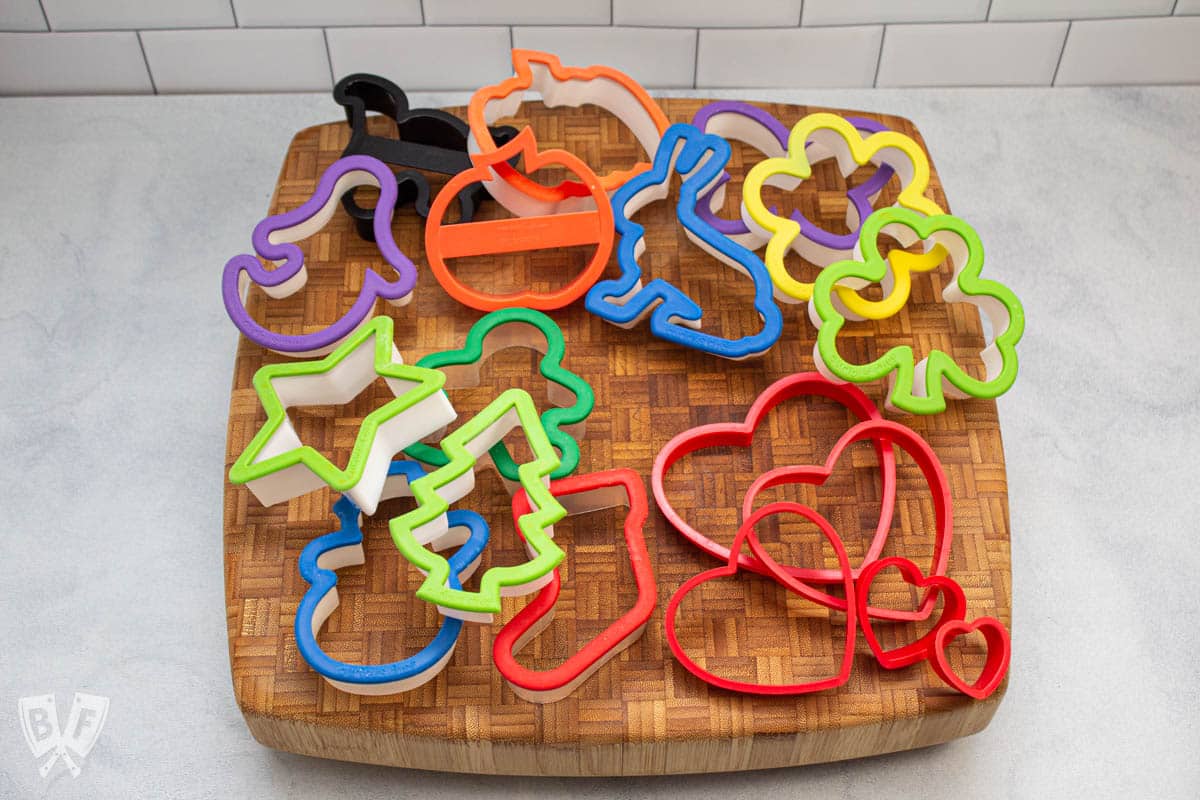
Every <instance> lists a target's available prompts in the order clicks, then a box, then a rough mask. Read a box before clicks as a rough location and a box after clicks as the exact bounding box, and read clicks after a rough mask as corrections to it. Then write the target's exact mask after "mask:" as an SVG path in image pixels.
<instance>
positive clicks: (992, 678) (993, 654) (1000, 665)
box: [930, 617, 1012, 700]
mask: <svg viewBox="0 0 1200 800" xmlns="http://www.w3.org/2000/svg"><path fill="white" fill-rule="evenodd" d="M975 631H978V632H979V633H982V634H983V639H984V641H985V642H986V643H987V660H986V661H984V663H983V671H982V672H980V673H979V677H978V678H976V679H975V682H974V683H967V682H966V681H965V680H963V679H962V678H961V677H959V675H958V673H957V672H955V671H954V670H953V669H951V667H950V662H949V661H947V659H946V645H947V644H948V643H949V642H950V641H951V640H952V639H954V638H955V637H957V636H964V635H966V634H968V633H973V632H975ZM930 650H931V652H930V656H931V658H930V663H931V664H932V665H933V671H934V672H936V673H937V674H938V677H939V678H941V679H942V680H943V681H945V682H946V683H947V684H949V685H950V686H952V687H953V688H955V689H957V690H958V691H960V692H962V693H963V694H965V695H968V696H970V697H974V698H975V699H976V700H982V699H984V698H985V697H988V696H989V695H990V694H991V693H992V692H994V691H996V689H997V688H999V686H1000V683H1001V682H1002V681H1003V680H1004V674H1005V673H1006V672H1008V662H1009V659H1010V658H1011V656H1012V642H1011V640H1010V639H1009V636H1008V630H1007V629H1006V628H1005V627H1004V623H1002V622H1001V621H1000V620H998V619H996V618H995V617H979V618H978V619H974V620H971V621H970V622H964V621H962V620H952V621H950V622H947V623H946V624H944V625H940V626H938V628H937V634H936V635H935V636H934V637H933V645H932V647H931V648H930Z"/></svg>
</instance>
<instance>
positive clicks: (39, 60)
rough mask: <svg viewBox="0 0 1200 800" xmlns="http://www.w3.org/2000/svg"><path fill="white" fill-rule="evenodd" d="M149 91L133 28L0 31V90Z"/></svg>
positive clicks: (69, 91) (143, 62) (51, 91)
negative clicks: (115, 29) (88, 30)
mask: <svg viewBox="0 0 1200 800" xmlns="http://www.w3.org/2000/svg"><path fill="white" fill-rule="evenodd" d="M152 91H153V88H152V87H151V85H150V75H149V73H147V72H146V62H145V59H143V58H142V49H141V47H139V46H138V40H137V34H136V33H128V32H126V33H0V95H14V94H150V93H151V92H152Z"/></svg>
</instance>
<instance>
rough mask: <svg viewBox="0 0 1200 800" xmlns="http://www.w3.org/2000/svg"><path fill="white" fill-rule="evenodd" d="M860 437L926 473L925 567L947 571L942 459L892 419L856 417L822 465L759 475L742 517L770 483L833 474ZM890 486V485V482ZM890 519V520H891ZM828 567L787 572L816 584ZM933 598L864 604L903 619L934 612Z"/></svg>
mask: <svg viewBox="0 0 1200 800" xmlns="http://www.w3.org/2000/svg"><path fill="white" fill-rule="evenodd" d="M864 439H871V440H872V441H873V442H875V444H876V446H880V445H884V446H886V447H887V449H888V452H889V453H890V452H891V451H892V447H893V446H894V447H899V448H900V449H901V450H903V451H904V452H906V453H908V454H909V455H910V456H911V457H912V459H913V461H914V462H916V465H917V468H918V469H920V470H921V474H922V475H924V477H925V482H926V483H927V484H928V485H929V490H930V495H931V496H932V498H933V514H934V544H933V562H932V569H930V571H929V575H930V576H931V577H936V576H940V575H945V574H946V568H947V567H948V566H949V564H950V543H951V541H952V539H953V538H954V514H953V505H952V501H951V498H950V486H949V484H948V483H947V481H946V473H945V471H944V470H943V469H942V464H941V462H940V461H938V457H937V455H936V454H935V453H934V452H933V448H931V447H930V446H929V443H928V442H926V441H925V440H924V439H922V438H921V437H920V436H919V435H918V434H917V433H916V432H915V431H913V430H912V429H911V428H907V427H905V426H904V425H901V424H899V423H897V422H892V421H891V420H886V419H873V420H867V421H866V422H860V423H858V424H857V425H855V426H854V427H852V428H850V430H848V431H846V432H845V433H843V434H842V437H841V438H840V439H838V441H837V444H835V445H834V446H833V449H832V450H830V451H829V456H828V458H827V459H826V460H825V464H824V466H820V467H817V466H791V467H777V468H776V469H773V470H770V471H768V472H765V473H763V474H762V475H760V476H759V477H758V478H757V479H756V480H755V481H754V483H752V484H751V485H750V488H749V490H747V492H746V498H745V501H744V502H743V505H742V517H743V518H746V517H749V516H750V512H751V511H752V510H753V507H754V499H755V498H756V497H757V496H758V494H759V493H760V492H762V491H763V490H764V489H767V488H769V487H772V486H780V485H783V484H789V483H808V484H813V485H816V486H820V485H821V484H822V483H824V482H825V481H826V480H827V479H828V478H829V476H830V475H831V474H832V473H833V468H834V466H835V465H836V464H837V462H838V460H839V459H840V458H841V457H842V454H843V453H845V451H846V449H847V448H849V447H850V446H851V445H852V444H854V443H856V442H861V441H863V440H864ZM893 487H894V484H893ZM894 500H895V497H894V492H893V493H892V496H887V495H886V494H885V497H884V502H885V503H887V504H889V507H890V505H891V504H892V503H894ZM889 521H890V520H889ZM886 537H887V531H886V530H885V531H884V534H883V536H882V537H881V536H879V535H878V533H877V535H876V537H875V539H874V540H873V541H872V543H871V546H870V547H869V548H868V550H867V555H866V556H865V557H864V558H863V562H862V564H860V565H859V566H858V567H857V568H855V569H854V570H853V574H854V577H855V579H856V580H861V578H862V573H863V571H864V570H865V569H867V568H868V567H870V566H871V565H872V564H873V563H877V559H878V558H879V553H880V551H881V550H882V549H883V545H884V543H885V542H886ZM828 572H829V571H828V570H803V569H794V568H788V573H789V574H790V575H791V576H792V577H794V578H796V579H797V580H800V581H808V582H814V583H826V582H829V580H830V577H829V575H828ZM838 579H839V576H838V575H837V574H836V573H834V575H833V580H838ZM801 593H802V594H804V596H805V597H807V598H809V599H810V600H812V601H813V602H816V603H820V604H821V605H826V606H829V607H830V608H833V609H836V610H838V611H845V610H846V605H847V601H846V600H845V599H844V598H841V597H835V596H833V595H830V594H827V593H825V592H820V591H818V590H815V589H813V590H811V593H809V592H801ZM936 601H937V596H936V594H932V593H931V594H928V595H927V596H926V598H925V600H924V601H923V602H922V604H921V605H920V606H919V607H918V608H917V609H916V610H915V611H902V610H898V609H892V608H883V607H880V608H872V607H867V606H864V607H865V608H866V611H867V616H868V617H874V618H876V619H888V620H905V621H915V620H922V619H925V618H926V617H928V616H929V614H930V613H931V612H932V611H933V607H934V604H935V603H936Z"/></svg>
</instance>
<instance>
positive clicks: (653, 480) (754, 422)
mask: <svg viewBox="0 0 1200 800" xmlns="http://www.w3.org/2000/svg"><path fill="white" fill-rule="evenodd" d="M808 395H812V396H817V397H825V398H827V399H830V400H833V401H834V402H836V403H839V404H841V405H843V406H845V407H846V408H847V409H849V411H850V412H851V413H852V414H854V416H856V417H857V418H858V419H860V420H863V421H883V417H882V415H881V414H880V412H879V409H877V408H876V407H875V404H874V403H872V402H871V400H870V398H868V397H867V396H866V395H865V394H863V393H862V391H860V390H859V389H857V388H855V387H853V386H851V385H850V384H845V383H841V384H839V383H833V382H831V381H829V380H828V379H826V378H825V377H824V376H822V375H821V374H820V373H817V372H798V373H796V374H795V375H789V376H787V377H786V378H782V379H780V380H778V381H776V382H775V383H773V384H771V385H770V386H768V387H767V388H766V389H765V390H764V391H763V393H762V394H760V395H759V396H758V399H756V400H755V401H754V404H753V405H751V406H750V410H749V411H748V412H747V413H746V418H745V420H744V421H742V422H719V423H714V424H711V425H701V426H699V427H696V428H692V429H691V430H686V431H684V432H683V433H681V434H679V435H678V436H676V437H675V438H674V439H672V440H671V441H669V442H667V444H666V446H664V447H663V449H662V450H661V451H660V452H659V454H658V457H657V458H655V459H654V468H653V470H652V471H651V473H650V486H651V489H652V490H653V492H654V499H655V501H656V502H657V503H658V507H659V509H660V510H661V511H662V513H663V516H665V517H666V518H667V521H668V522H670V523H671V524H672V525H673V526H674V527H675V529H676V530H678V531H679V532H680V533H681V534H683V536H684V538H686V539H687V540H688V541H690V542H692V544H694V545H696V546H697V547H699V548H700V549H701V550H703V551H704V552H706V553H708V554H709V555H711V556H713V557H714V558H718V559H720V560H722V561H725V560H727V559H728V558H729V553H730V550H729V548H727V547H725V546H724V545H722V544H718V543H717V542H714V541H713V540H712V539H710V538H709V537H708V536H706V535H704V534H703V533H701V532H700V531H698V530H697V529H695V528H693V527H692V526H691V525H689V524H688V522H687V521H686V520H685V519H684V518H683V516H682V515H681V514H679V513H678V512H677V511H676V510H675V508H674V507H673V506H672V505H671V502H670V500H669V499H668V497H667V492H666V489H665V487H664V486H663V478H664V476H665V475H666V473H667V472H668V471H670V469H671V467H672V466H674V464H675V463H676V462H677V461H679V460H680V459H681V458H683V457H684V456H686V455H689V454H691V453H694V452H696V451H697V450H702V449H705V448H708V447H723V446H736V447H748V446H750V444H751V443H752V442H753V440H754V434H755V431H756V430H757V429H758V426H759V425H760V424H761V423H762V421H763V419H764V418H765V417H766V416H767V414H768V413H769V412H770V411H771V410H772V409H774V408H775V407H776V406H778V405H779V404H781V403H783V402H785V401H787V400H791V399H794V398H797V397H804V396H808ZM844 438H845V437H843V439H844ZM863 438H865V436H864V437H863ZM855 441H858V440H857V439H856V440H855ZM838 444H839V445H841V446H842V448H843V449H844V447H845V446H846V445H847V444H849V443H845V444H843V443H842V442H839V443H838ZM875 452H876V454H877V455H878V457H879V465H880V473H881V478H882V501H881V504H880V513H879V524H878V525H877V526H876V529H875V536H874V538H873V539H872V541H871V544H870V546H869V547H868V548H867V554H866V557H865V558H864V560H863V564H862V565H860V566H859V567H858V568H857V569H856V570H855V571H854V572H853V573H852V576H857V574H858V571H860V570H861V569H862V566H865V565H866V564H868V563H870V562H871V561H873V560H875V559H876V558H878V557H879V554H880V552H882V550H883V546H884V543H885V542H886V541H887V536H888V531H889V530H890V529H891V527H892V512H893V508H894V506H895V498H896V455H895V452H894V451H893V448H892V446H891V444H889V443H887V442H885V440H884V439H882V438H879V439H876V440H875ZM839 453H840V450H838V448H837V447H835V451H834V453H831V454H830V460H828V461H827V462H826V463H827V465H832V464H833V463H835V462H836V461H837V455H838V454H839ZM935 460H936V459H935ZM785 469H786V468H785ZM797 469H805V468H797ZM807 469H809V470H818V469H820V468H817V467H808V468H807ZM797 475H798V473H789V472H785V471H780V470H772V471H771V472H768V473H766V474H765V475H764V476H762V477H760V478H759V480H758V481H756V484H755V485H756V486H758V488H757V489H754V488H753V487H752V493H751V494H748V495H747V498H746V508H747V509H748V508H749V506H750V504H751V503H752V502H753V500H754V496H755V495H756V494H757V493H758V492H760V491H762V490H764V489H767V488H769V487H770V486H772V485H777V484H776V483H771V482H770V481H772V480H774V481H777V483H799V482H802V479H801V478H800V477H798V476H797ZM793 477H794V478H795V479H794V480H793ZM826 477H828V475H826ZM764 481H765V482H764ZM760 482H763V483H762V485H758V484H759V483H760ZM943 485H944V481H943ZM743 518H745V515H743ZM948 542H949V537H948V536H947V544H948ZM948 550H949V548H948V547H947V552H948ZM734 552H737V551H736V550H735V551H734ZM737 559H738V562H737V563H738V566H739V567H741V568H742V569H749V570H752V571H754V572H758V573H761V574H764V575H765V574H767V573H768V570H767V569H766V568H765V567H764V566H763V565H762V564H761V563H759V562H758V560H757V559H756V558H755V557H754V556H752V555H747V554H744V553H739V554H738V556H737ZM783 569H784V570H785V571H786V572H787V573H788V574H789V575H792V576H794V577H796V578H797V579H799V580H802V581H813V582H826V583H828V582H833V581H838V580H840V576H838V575H837V574H836V573H835V572H833V571H830V570H814V569H799V568H796V567H783ZM831 599H832V598H831ZM818 602H820V601H818ZM841 602H842V608H843V609H844V608H845V601H844V600H843V601H841ZM823 604H827V603H823ZM874 611H875V610H873V612H874ZM878 611H879V612H880V613H882V615H883V618H885V619H909V618H910V617H903V616H901V617H893V616H890V614H891V613H892V612H890V611H889V610H888V609H879V610H878Z"/></svg>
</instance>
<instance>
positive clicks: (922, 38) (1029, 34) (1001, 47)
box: [876, 22, 1067, 86]
mask: <svg viewBox="0 0 1200 800" xmlns="http://www.w3.org/2000/svg"><path fill="white" fill-rule="evenodd" d="M1066 35H1067V23H1065V22H980V23H967V24H962V25H896V26H893V27H889V28H888V32H887V36H886V37H885V39H884V43H883V55H882V56H881V57H880V59H879V75H878V78H877V82H876V83H877V85H878V86H1049V85H1050V82H1051V81H1052V80H1053V79H1054V69H1055V66H1056V65H1057V64H1058V56H1059V53H1061V52H1062V45H1063V39H1064V37H1065V36H1066Z"/></svg>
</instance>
